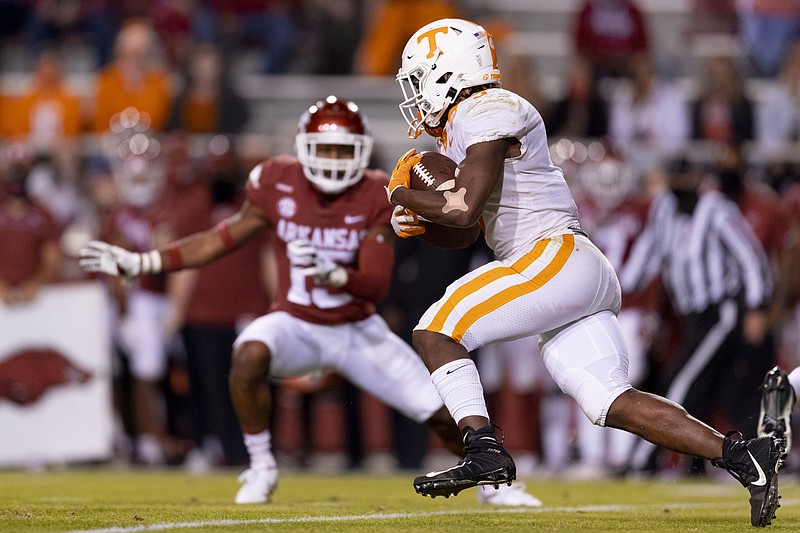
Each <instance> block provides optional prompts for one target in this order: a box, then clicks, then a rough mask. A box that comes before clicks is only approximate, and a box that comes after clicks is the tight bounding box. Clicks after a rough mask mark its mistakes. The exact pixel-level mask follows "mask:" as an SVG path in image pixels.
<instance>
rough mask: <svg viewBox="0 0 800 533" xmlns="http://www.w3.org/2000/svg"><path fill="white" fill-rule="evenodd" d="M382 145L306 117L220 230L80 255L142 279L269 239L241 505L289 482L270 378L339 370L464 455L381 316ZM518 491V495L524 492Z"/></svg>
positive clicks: (345, 104)
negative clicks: (273, 268) (272, 420)
mask: <svg viewBox="0 0 800 533" xmlns="http://www.w3.org/2000/svg"><path fill="white" fill-rule="evenodd" d="M372 142H373V141H372V138H371V137H370V135H369V130H368V127H367V123H366V120H365V118H364V117H363V115H362V114H361V113H360V111H359V110H358V108H357V106H356V105H355V104H353V103H352V102H349V101H346V100H341V99H338V98H336V97H334V96H330V97H328V98H327V99H326V100H325V101H320V102H318V103H317V104H316V105H313V106H311V108H309V110H308V111H307V112H306V113H304V114H303V116H302V117H301V119H300V123H299V133H298V134H297V139H296V150H297V158H294V157H289V156H277V157H274V158H272V159H268V160H267V161H264V162H262V163H261V164H259V165H257V166H256V167H255V168H254V169H253V170H252V171H251V173H250V177H249V181H248V184H247V190H246V194H247V201H246V202H245V203H244V205H243V206H242V208H241V209H240V210H239V211H238V212H237V213H236V214H234V215H232V216H230V217H228V218H226V219H225V220H223V221H222V222H221V223H219V224H218V225H217V226H215V227H214V228H212V229H209V230H207V231H204V232H200V233H196V234H193V235H190V236H188V237H186V238H183V239H180V240H178V241H174V242H172V243H170V244H168V245H166V246H164V247H163V248H160V249H153V250H150V251H148V252H144V253H136V252H130V251H127V250H125V249H123V248H120V247H118V246H113V245H110V244H107V243H104V242H100V241H93V242H91V243H90V244H89V245H87V247H86V248H84V249H83V250H82V251H81V256H82V259H81V265H82V266H83V268H84V269H86V270H87V271H90V272H104V273H106V274H111V275H114V276H127V277H134V276H139V275H142V274H152V273H159V272H166V271H174V270H180V269H183V268H192V267H197V266H200V265H203V264H206V263H209V262H211V261H214V260H215V259H217V258H219V257H222V256H224V255H226V254H228V253H230V252H231V251H232V250H234V249H236V248H238V247H239V246H240V245H242V244H243V243H245V242H247V241H249V240H250V239H253V238H255V237H256V236H258V235H261V234H263V233H264V232H266V234H267V236H268V238H269V241H270V244H271V246H272V247H273V250H274V253H275V255H276V257H277V261H278V287H277V291H276V296H275V301H274V303H273V305H272V309H271V311H270V312H269V313H268V314H266V315H264V316H262V317H260V318H258V319H256V320H255V321H254V322H252V323H251V324H250V325H249V326H248V327H247V328H245V329H244V330H243V331H242V333H241V334H240V335H239V337H238V338H237V339H236V341H235V343H234V354H233V363H232V367H231V374H230V390H231V396H232V400H233V404H234V407H235V409H236V413H237V416H238V418H239V423H240V425H241V428H242V431H243V433H244V441H245V445H246V447H247V450H248V452H249V454H250V468H249V469H248V470H246V471H245V472H244V473H243V474H242V476H240V480H241V481H242V483H243V485H242V487H241V488H240V490H239V492H238V494H237V496H236V502H237V503H264V502H267V501H269V497H270V495H271V493H272V492H273V491H274V489H275V486H276V484H277V480H278V469H277V466H276V462H275V458H274V457H273V455H272V452H271V435H270V431H269V409H270V404H271V399H270V397H269V389H268V387H267V379H266V378H267V376H276V377H290V376H299V375H302V374H306V373H308V372H310V371H312V370H316V369H330V370H333V371H336V372H338V373H340V374H342V375H343V376H344V377H346V378H347V379H349V380H351V381H352V382H353V383H355V384H356V385H358V386H359V387H361V388H362V389H364V390H366V391H368V392H370V393H371V394H373V395H374V396H376V397H378V398H380V399H382V400H383V401H384V402H385V403H387V404H388V405H390V406H392V407H393V408H395V409H397V410H399V411H401V412H403V413H404V414H405V415H406V416H408V417H410V418H412V419H414V420H417V421H419V422H424V423H425V424H426V425H427V426H428V427H429V428H431V429H432V430H433V431H435V432H436V433H437V435H438V436H439V437H440V438H441V440H442V442H443V443H444V444H445V446H447V448H448V449H449V450H451V451H452V452H453V453H456V454H458V455H461V453H462V442H461V437H460V433H459V431H458V429H457V427H456V426H455V424H454V422H453V420H452V419H451V418H450V415H449V413H448V412H447V410H446V409H445V408H444V407H443V403H442V400H441V398H440V397H439V395H438V393H437V391H436V389H435V388H434V387H433V385H432V384H431V381H430V376H429V374H428V371H427V369H426V368H425V366H424V365H423V364H422V361H421V360H420V359H419V357H418V356H417V355H416V353H415V352H414V351H413V350H412V349H411V348H410V347H409V346H408V345H407V344H405V343H404V342H403V341H402V340H400V338H399V337H397V336H396V335H394V334H393V333H391V331H390V330H389V328H388V327H387V325H386V323H385V322H384V321H383V319H382V318H380V316H379V315H377V314H376V313H375V307H376V303H377V302H379V301H380V300H381V299H382V298H383V297H384V296H385V295H386V293H387V291H388V289H389V284H390V275H391V270H392V262H393V260H394V252H393V249H392V245H391V242H390V238H391V237H392V229H391V227H390V220H391V217H392V206H391V205H389V204H388V203H387V202H386V199H385V198H386V196H385V191H384V185H385V184H386V183H388V176H387V175H386V174H385V173H384V172H382V171H378V170H370V169H367V168H366V167H367V163H368V160H369V157H370V153H371V149H372ZM230 275H236V273H235V272H232V273H230ZM503 490H505V488H504V489H503ZM508 490H509V491H512V492H510V493H511V494H512V495H517V494H516V492H519V488H518V486H513V487H508ZM514 491H516V492H514ZM509 502H510V500H507V501H506V502H505V503H504V502H503V501H502V498H501V499H499V500H497V501H495V502H493V503H498V504H500V505H505V504H509Z"/></svg>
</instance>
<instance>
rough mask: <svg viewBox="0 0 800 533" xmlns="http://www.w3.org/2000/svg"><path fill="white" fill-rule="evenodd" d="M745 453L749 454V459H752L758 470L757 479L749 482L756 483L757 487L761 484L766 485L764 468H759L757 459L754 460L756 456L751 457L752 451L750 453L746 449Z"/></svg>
mask: <svg viewBox="0 0 800 533" xmlns="http://www.w3.org/2000/svg"><path fill="white" fill-rule="evenodd" d="M747 455H749V456H750V459H752V460H753V463H754V464H755V465H756V470H758V479H757V480H755V481H753V482H752V483H750V484H751V485H756V486H757V487H761V486H763V485H766V484H767V475H766V474H765V473H764V470H762V469H761V465H760V464H758V461H756V458H755V457H753V454H752V453H750V452H749V451H748V452H747Z"/></svg>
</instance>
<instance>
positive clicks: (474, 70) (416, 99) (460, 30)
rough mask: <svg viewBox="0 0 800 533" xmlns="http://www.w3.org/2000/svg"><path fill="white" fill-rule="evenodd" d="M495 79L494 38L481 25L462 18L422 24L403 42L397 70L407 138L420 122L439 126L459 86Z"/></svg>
mask: <svg viewBox="0 0 800 533" xmlns="http://www.w3.org/2000/svg"><path fill="white" fill-rule="evenodd" d="M500 79H501V75H500V69H499V67H498V65H497V54H496V53H495V49H494V41H493V39H492V36H491V35H490V34H489V33H487V32H486V30H484V29H483V27H481V26H478V25H477V24H475V23H472V22H469V21H467V20H461V19H441V20H437V21H436V22H431V23H430V24H426V25H425V26H423V27H422V28H420V29H419V30H417V32H416V33H415V34H414V35H412V36H411V39H409V40H408V43H406V47H405V48H404V49H403V61H402V66H401V67H400V70H399V71H398V72H397V81H398V82H399V83H400V88H401V89H402V90H403V98H404V100H403V102H402V103H401V104H400V111H401V112H402V113H403V118H405V119H406V122H408V125H409V129H408V136H409V137H411V138H412V139H414V138H416V137H419V135H420V134H421V133H422V131H423V129H424V128H425V126H428V127H430V128H436V127H438V126H439V122H440V120H441V119H442V115H443V114H444V113H445V111H446V110H447V107H448V106H449V105H450V104H451V103H453V101H454V100H455V99H456V97H458V94H459V93H460V92H461V90H462V89H465V88H467V87H474V86H476V85H486V84H489V83H495V82H499V81H500Z"/></svg>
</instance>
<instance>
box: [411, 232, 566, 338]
mask: <svg viewBox="0 0 800 533" xmlns="http://www.w3.org/2000/svg"><path fill="white" fill-rule="evenodd" d="M562 237H563V244H562V245H561V246H560V248H559V250H558V251H557V252H556V255H555V257H554V258H553V260H552V261H551V262H550V263H549V264H548V265H547V266H545V267H544V268H543V269H542V271H541V272H539V273H538V274H537V275H536V276H534V277H533V278H532V279H531V280H529V281H527V282H525V283H521V284H518V285H515V286H513V287H509V288H507V289H504V290H502V291H500V292H499V293H497V294H495V295H494V296H492V297H491V298H489V299H488V300H486V301H485V302H482V303H480V304H478V305H476V306H475V307H473V308H472V309H470V310H469V311H468V312H467V313H465V314H464V316H463V317H462V318H461V320H459V321H458V323H457V324H456V327H455V328H454V330H453V336H452V338H453V339H454V340H456V341H460V340H461V338H462V337H463V335H464V332H466V330H467V329H469V327H470V326H472V324H474V323H475V322H476V321H477V320H478V319H479V318H481V317H482V316H485V315H486V314H488V313H490V312H492V311H494V310H495V309H497V308H499V307H500V306H502V305H504V304H506V303H508V302H510V301H511V300H513V299H514V298H517V297H519V296H523V295H525V294H528V293H530V292H533V291H535V290H536V289H538V288H539V287H541V286H542V285H544V284H545V283H547V282H548V281H549V280H550V279H552V278H553V277H554V276H555V275H556V274H557V273H558V272H559V271H560V270H561V268H562V267H563V266H564V264H565V263H566V262H567V259H568V258H569V256H570V255H571V254H572V250H573V248H574V244H575V237H574V236H573V235H572V234H565V235H563V236H562ZM551 240H552V239H543V240H541V241H539V242H537V243H536V245H535V246H534V247H533V250H531V251H530V252H528V253H527V254H525V255H524V256H522V257H521V258H519V259H518V260H517V261H516V262H515V263H514V264H513V265H511V266H510V267H503V266H501V267H497V268H494V269H492V270H489V271H488V272H486V273H484V274H482V275H481V276H478V277H477V278H475V279H473V280H470V281H469V282H467V283H465V284H464V285H462V286H461V287H459V288H458V289H456V290H455V292H453V294H452V295H451V296H450V298H449V299H448V300H447V302H445V304H444V305H442V308H441V309H439V312H438V313H436V316H435V317H434V319H433V320H432V321H431V324H430V326H429V327H428V328H426V329H430V330H433V331H441V330H442V329H443V328H444V323H445V321H446V320H447V317H448V315H449V314H450V313H451V312H452V311H453V309H455V307H456V306H457V305H458V304H459V303H461V302H462V301H463V300H464V299H465V298H466V297H468V296H469V295H471V294H473V293H475V292H477V291H479V290H480V289H482V288H483V287H486V286H487V285H489V284H490V283H492V282H494V281H496V280H498V279H500V278H503V277H505V276H511V275H514V274H519V273H520V272H523V271H524V270H525V269H527V268H528V267H529V266H530V265H531V264H533V262H534V261H536V260H537V259H539V258H540V257H541V256H542V254H543V253H544V251H545V249H546V248H547V246H548V244H550V242H551Z"/></svg>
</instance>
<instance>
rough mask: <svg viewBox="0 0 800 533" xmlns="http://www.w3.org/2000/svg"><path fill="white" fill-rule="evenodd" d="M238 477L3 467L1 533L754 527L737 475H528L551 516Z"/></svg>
mask: <svg viewBox="0 0 800 533" xmlns="http://www.w3.org/2000/svg"><path fill="white" fill-rule="evenodd" d="M236 474H237V472H232V471H231V472H219V473H214V474H209V475H202V476H189V475H187V474H186V473H185V472H183V471H182V470H164V471H111V470H106V469H93V470H65V471H61V472H49V473H25V472H14V471H0V531H2V532H17V531H19V532H29V531H37V532H39V531H43V532H44V531H76V530H95V529H101V528H116V531H119V532H127V531H148V530H151V531H152V530H158V531H237V532H239V531H260V532H263V531H341V532H383V531H387V532H388V531H392V532H394V531H396V532H404V533H410V532H418V531H419V532H427V531H431V532H433V531H438V532H442V531H452V532H456V531H458V533H462V532H469V531H492V532H497V531H509V532H511V531H514V532H517V531H522V530H525V531H570V532H574V531H578V532H580V533H586V532H601V531H603V532H605V531H632V532H633V531H636V532H639V531H647V532H648V533H649V532H652V533H657V532H667V531H670V532H671V531H694V532H701V533H702V532H714V531H725V532H728V531H753V530H754V528H752V527H750V525H749V509H748V505H747V491H746V490H745V489H744V488H742V487H741V486H740V485H739V484H738V483H736V482H734V481H733V480H730V481H728V480H721V481H714V480H712V481H709V480H703V481H675V482H665V481H662V482H650V481H647V482H644V481H641V482H640V481H637V482H623V481H596V482H583V483H578V482H566V481H557V480H547V481H536V480H534V479H529V480H527V481H528V488H529V490H530V491H531V492H532V493H533V494H535V495H536V496H537V497H539V498H540V499H541V500H542V501H544V503H545V506H544V507H543V508H541V509H534V510H525V509H522V510H520V509H508V508H497V507H489V506H481V505H478V504H477V503H476V501H475V494H474V490H468V491H465V492H463V493H461V494H460V495H459V496H458V497H454V498H449V499H444V498H436V499H431V498H423V497H421V496H419V495H417V494H415V493H414V490H413V488H412V486H411V480H412V479H413V475H412V474H406V475H391V476H389V475H341V476H331V477H321V476H310V475H299V474H285V475H283V476H282V477H281V480H280V485H279V487H278V491H277V492H276V493H275V495H274V498H273V502H272V503H271V504H269V505H266V506H237V505H234V504H233V503H232V499H233V495H234V494H235V492H236V488H237V487H238V485H237V482H236ZM781 493H782V494H783V500H782V502H783V507H782V508H781V509H779V510H778V519H777V520H775V521H774V522H773V525H772V526H770V528H769V529H768V531H776V532H777V531H800V482H798V481H797V480H794V479H786V480H782V484H781Z"/></svg>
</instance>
